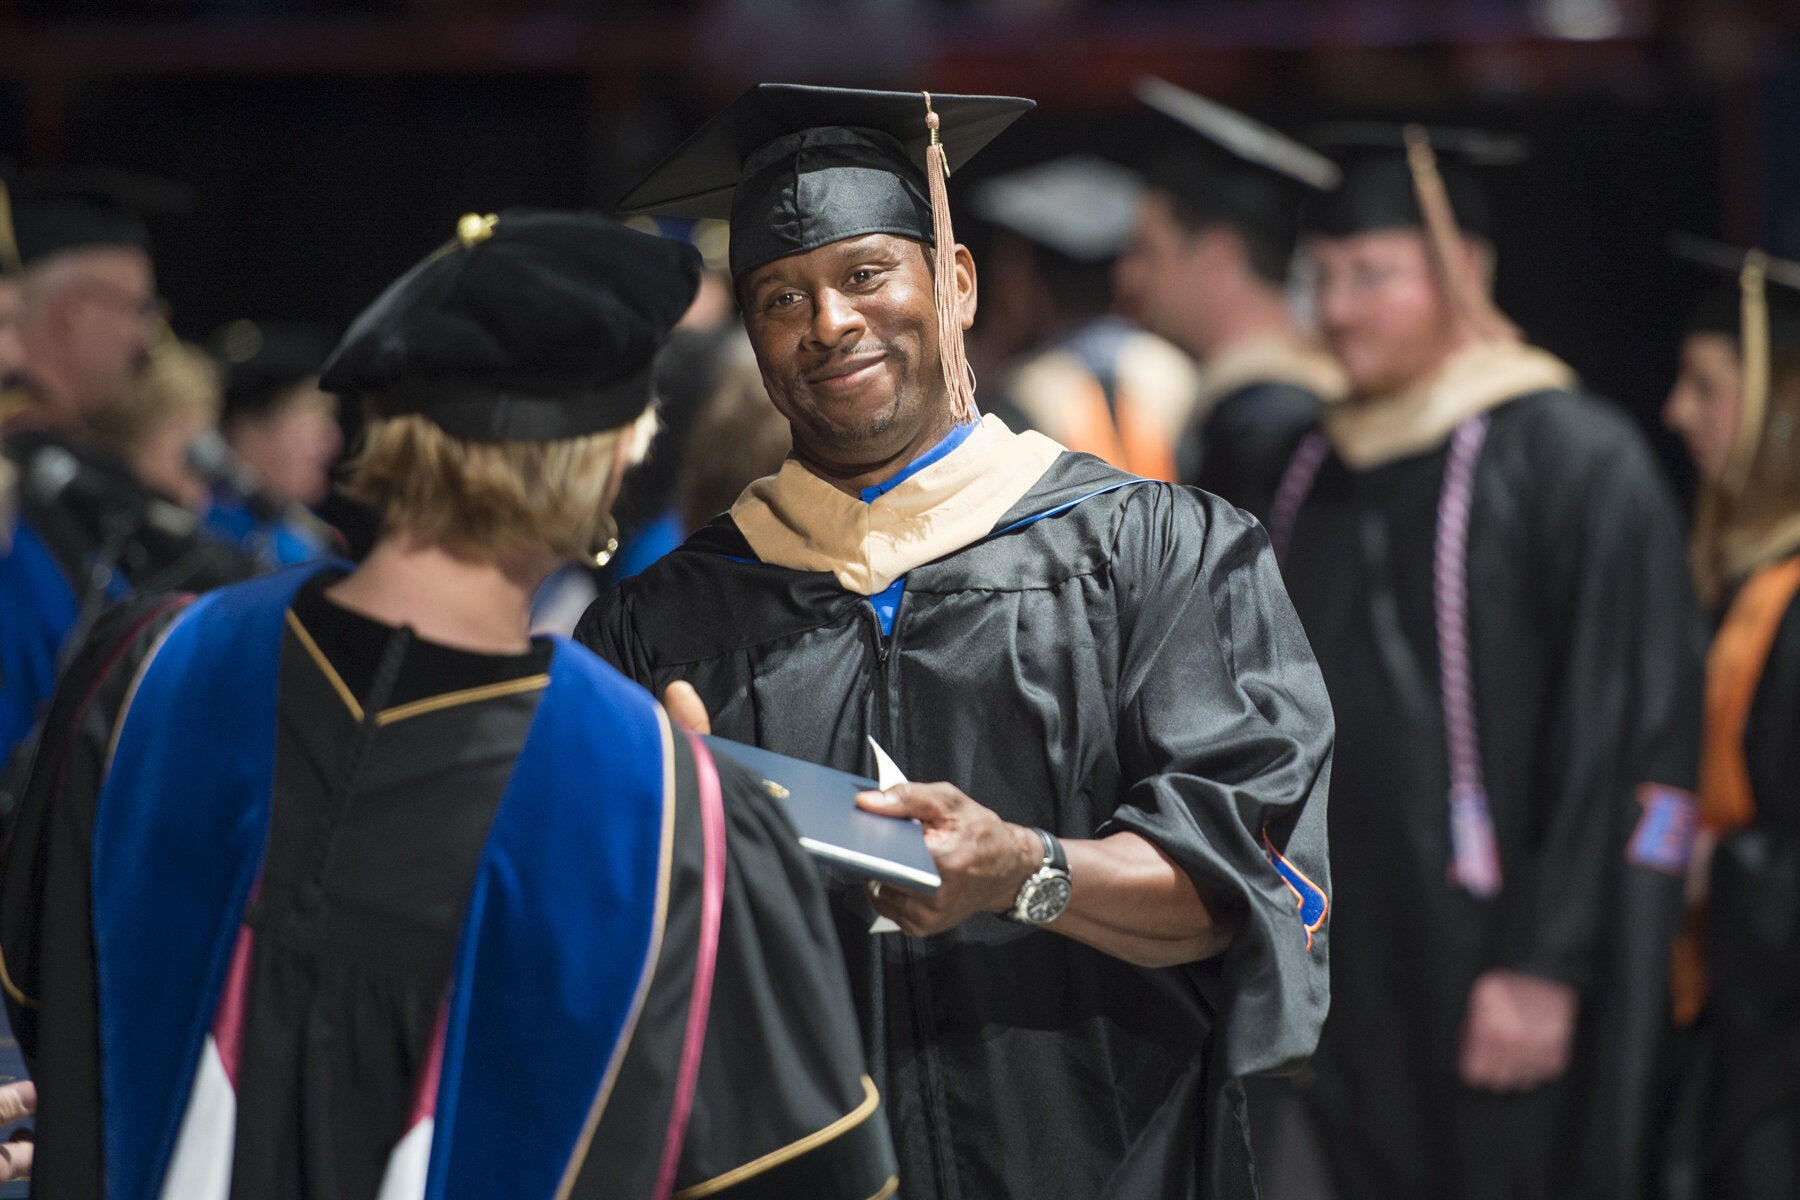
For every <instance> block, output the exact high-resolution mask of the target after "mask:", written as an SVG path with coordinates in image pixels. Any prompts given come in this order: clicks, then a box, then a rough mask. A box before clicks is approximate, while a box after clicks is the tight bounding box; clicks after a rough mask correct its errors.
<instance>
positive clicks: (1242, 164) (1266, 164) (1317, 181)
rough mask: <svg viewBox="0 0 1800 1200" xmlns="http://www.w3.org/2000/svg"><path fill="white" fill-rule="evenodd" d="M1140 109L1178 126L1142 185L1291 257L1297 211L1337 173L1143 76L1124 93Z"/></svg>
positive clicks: (1231, 115)
mask: <svg viewBox="0 0 1800 1200" xmlns="http://www.w3.org/2000/svg"><path fill="white" fill-rule="evenodd" d="M1132 94H1133V95H1135V96H1136V97H1137V98H1138V99H1139V100H1140V101H1142V102H1143V103H1144V104H1145V105H1147V106H1149V107H1150V108H1152V109H1154V110H1155V111H1156V112H1158V113H1161V114H1162V115H1163V116H1165V117H1167V118H1168V119H1169V120H1171V121H1173V122H1174V123H1175V125H1176V126H1177V127H1178V130H1179V132H1178V133H1177V134H1176V136H1174V137H1172V138H1168V139H1164V140H1163V143H1162V145H1161V147H1160V149H1159V150H1158V151H1157V153H1156V154H1155V155H1154V156H1152V157H1151V158H1150V159H1149V160H1148V161H1147V162H1146V163H1145V165H1144V178H1145V181H1146V182H1147V183H1149V184H1151V185H1152V186H1154V187H1157V188H1160V189H1161V190H1163V191H1166V192H1168V193H1169V194H1170V195H1172V196H1174V197H1175V198H1176V199H1177V200H1178V201H1180V202H1181V203H1182V204H1183V205H1184V206H1185V207H1187V208H1188V209H1190V210H1192V211H1193V212H1194V213H1196V214H1198V215H1200V216H1203V217H1207V218H1212V217H1218V218H1222V219H1224V220H1227V221H1229V222H1231V223H1232V224H1235V225H1240V226H1249V227H1250V228H1252V229H1257V230H1261V231H1263V232H1264V233H1266V234H1268V235H1270V236H1272V237H1273V238H1275V239H1277V249H1279V250H1280V252H1281V257H1283V258H1286V257H1287V256H1288V255H1290V254H1292V253H1293V248H1294V242H1295V240H1296V239H1297V238H1298V236H1299V230H1300V207H1301V205H1302V203H1303V202H1304V201H1305V200H1306V198H1307V197H1309V196H1312V195H1315V194H1317V193H1319V192H1322V191H1325V190H1327V189H1329V188H1332V187H1335V186H1336V185H1337V182H1338V167H1337V164H1336V163H1333V162H1332V161H1331V160H1330V159H1329V158H1327V157H1326V156H1324V155H1322V154H1320V153H1318V152H1317V151H1315V150H1312V149H1310V148H1308V147H1307V146H1305V145H1302V144H1301V143H1300V142H1297V141H1295V140H1294V139H1293V138H1290V137H1287V136H1286V135H1284V134H1281V133H1278V132H1276V131H1275V130H1273V129H1270V128H1269V127H1268V126H1266V125H1263V124H1261V123H1260V122H1257V121H1254V120H1252V119H1250V118H1249V117H1247V116H1245V115H1244V114H1243V113H1240V112H1237V111H1236V110H1234V109H1230V108H1227V107H1225V106H1224V105H1223V104H1219V103H1218V102H1216V101H1213V100H1209V99H1207V98H1206V97H1205V96H1201V95H1198V94H1196V93H1194V92H1190V91H1188V90H1187V89H1185V88H1180V87H1176V86H1175V85H1174V84H1172V83H1169V82H1168V81H1166V80H1163V79H1158V78H1156V77H1155V76H1145V77H1144V78H1142V79H1140V80H1138V82H1137V84H1136V85H1135V86H1134V87H1133V88H1132Z"/></svg>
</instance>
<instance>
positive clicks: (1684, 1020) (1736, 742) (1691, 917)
mask: <svg viewBox="0 0 1800 1200" xmlns="http://www.w3.org/2000/svg"><path fill="white" fill-rule="evenodd" d="M1797 592H1800V555H1796V556H1795V557H1793V558H1789V559H1785V560H1783V561H1781V562H1778V563H1775V564H1774V565H1772V566H1767V567H1764V568H1763V569H1762V570H1760V571H1758V572H1757V573H1756V574H1755V575H1752V576H1751V577H1750V581H1749V582H1748V583H1746V584H1745V585H1744V586H1743V589H1742V590H1741V591H1739V592H1738V594H1737V598H1736V599H1735V600H1733V601H1732V602H1731V609H1730V611H1729V612H1727V613H1726V615H1725V623H1724V624H1723V625H1721V626H1720V627H1719V633H1718V636H1717V637H1715V638H1714V639H1713V644H1712V649H1711V650H1709V651H1708V652H1707V655H1706V730H1705V736H1704V740H1703V741H1702V742H1701V747H1700V827H1701V828H1702V829H1703V830H1705V831H1707V832H1708V833H1712V834H1725V833H1730V832H1732V831H1733V830H1736V829H1742V828H1744V827H1745V826H1746V825H1748V824H1750V823H1751V822H1752V821H1754V820H1755V819H1756V797H1755V796H1754V795H1753V794H1752V792H1751V788H1750V763H1749V760H1748V759H1747V758H1746V757H1745V755H1744V728H1745V726H1746V725H1747V724H1748V723H1749V720H1750V706H1751V704H1753V703H1754V702H1755V700H1756V688H1757V685H1758V684H1759V683H1761V682H1762V673H1763V667H1764V666H1765V665H1766V664H1767V663H1768V661H1769V651H1770V650H1771V649H1773V647H1774V645H1775V634H1776V632H1777V631H1778V630H1779V629H1780V628H1781V621H1782V618H1783V617H1784V616H1786V615H1787V610H1788V606H1789V605H1790V604H1792V603H1793V600H1794V596H1795V594H1796V593H1797ZM1670 969H1671V976H1672V977H1671V986H1672V994H1673V997H1674V1002H1675V1021H1676V1023H1677V1024H1678V1025H1684V1026H1685V1025H1691V1024H1693V1022H1694V1020H1695V1019H1696V1018H1697V1017H1699V1015H1700V1011H1701V1010H1702V1009H1703V1008H1704V1007H1705V1006H1706V994H1707V975H1706V906H1705V904H1704V903H1702V904H1700V905H1697V906H1695V907H1693V908H1690V909H1689V910H1688V913H1687V919H1686V920H1685V921H1684V922H1683V926H1682V930H1681V934H1680V936H1679V937H1677V938H1676V940H1675V950H1674V956H1673V958H1672V960H1671V962H1670Z"/></svg>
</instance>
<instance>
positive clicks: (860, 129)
mask: <svg viewBox="0 0 1800 1200" xmlns="http://www.w3.org/2000/svg"><path fill="white" fill-rule="evenodd" d="M1032 107H1034V105H1033V103H1032V102H1031V101H1030V100H1024V99H1020V98H1017V97H1011V96H959V95H939V94H935V93H926V92H880V91H866V90H862V89H855V88H831V87H813V86H808V85H802V84H789V83H763V84H757V85H756V86H755V87H753V88H751V89H750V90H749V91H747V92H745V93H744V94H743V95H742V96H740V97H738V99H737V100H735V101H734V102H733V103H732V104H731V106H730V107H729V108H727V109H726V110H725V111H724V112H722V113H720V114H719V115H718V116H716V117H714V118H713V119H712V120H711V121H708V122H707V123H706V124H705V125H704V126H702V127H701V129H700V130H699V132H697V133H695V134H694V135H693V136H692V137H690V138H688V140H687V141H685V142H683V143H682V144H681V145H680V146H679V147H677V148H676V149H675V151H674V152H673V153H671V154H670V155H669V156H668V157H667V158H666V159H664V160H663V161H662V162H661V163H660V164H659V165H658V166H657V167H656V168H655V169H653V170H652V171H651V172H650V173H649V174H648V175H647V176H645V177H644V179H643V180H642V181H641V182H639V183H638V185H637V186H636V187H634V188H632V189H631V190H630V191H629V192H627V193H626V194H625V195H624V196H622V197H621V198H620V200H619V203H618V206H617V207H618V208H619V210H620V211H622V212H625V213H631V214H644V215H649V216H661V217H693V218H703V217H714V218H720V217H723V218H729V220H730V221H731V255H730V261H731V274H732V276H733V278H741V277H743V275H744V274H745V273H746V272H748V271H753V270H755V269H756V268H757V267H760V266H763V265H765V264H767V263H771V262H774V261H775V260H776V259H779V258H786V257H788V256H789V255H793V254H804V253H806V252H807V251H810V250H816V249H818V248H819V247H820V246H825V245H829V244H830V243H832V242H838V241H842V240H844V239H845V238H851V237H860V236H862V235H864V234H870V233H889V234H895V235H897V236H900V237H907V238H914V239H916V240H918V241H921V242H924V243H926V244H928V245H930V246H932V247H933V248H934V252H935V256H936V257H935V272H936V279H937V281H938V286H939V287H940V288H942V287H945V286H947V282H948V280H950V279H951V278H952V275H953V272H954V269H955V236H954V234H953V233H952V231H951V228H950V207H949V201H948V198H947V194H946V191H945V181H946V179H947V178H948V176H949V175H950V173H951V172H953V171H955V170H956V169H957V168H958V167H960V166H962V164H963V163H965V162H967V161H968V160H969V159H970V158H971V157H973V156H974V154H975V153H976V152H977V151H979V150H980V149H981V148H982V147H983V146H985V145H987V143H988V142H989V141H991V140H993V138H994V137H995V136H996V135H997V134H999V133H1000V132H1001V131H1002V130H1004V129H1005V128H1006V127H1007V126H1008V125H1010V124H1012V123H1013V122H1014V121H1015V120H1017V119H1018V118H1019V117H1020V116H1021V115H1022V114H1024V113H1025V112H1026V111H1027V110H1029V109H1031V108H1032ZM937 307H938V334H939V346H940V353H941V357H942V359H943V362H944V377H945V382H946V385H947V386H948V388H949V390H950V395H951V398H952V406H953V408H954V410H955V412H956V415H957V418H958V419H959V420H974V419H975V415H976V412H975V401H974V385H973V382H972V381H971V379H970V375H969V370H968V364H967V360H966V359H965V357H964V354H963V348H962V347H963V341H962V328H961V326H960V325H959V324H958V322H957V321H956V318H955V314H954V312H952V311H951V310H950V308H949V306H948V305H947V304H945V303H944V302H943V295H942V293H941V292H940V294H939V303H938V306H937Z"/></svg>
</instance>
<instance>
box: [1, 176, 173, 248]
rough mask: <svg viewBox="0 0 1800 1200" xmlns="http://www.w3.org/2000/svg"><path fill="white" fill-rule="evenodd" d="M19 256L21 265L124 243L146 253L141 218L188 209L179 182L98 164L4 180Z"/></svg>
mask: <svg viewBox="0 0 1800 1200" xmlns="http://www.w3.org/2000/svg"><path fill="white" fill-rule="evenodd" d="M6 185H7V191H8V193H9V197H10V201H11V207H12V222H13V229H14V233H15V236H16V238H17V241H18V256H19V258H20V259H21V260H22V262H23V264H24V265H25V266H26V267H30V266H31V265H33V264H34V263H38V262H41V261H43V260H44V259H46V258H48V257H50V256H51V255H53V254H58V253H61V252H63V251H65V250H80V249H86V248H88V247H104V246H129V247H135V248H136V249H139V250H142V251H144V252H145V253H148V252H149V250H150V230H149V226H148V225H147V224H146V223H145V218H146V217H159V216H170V215H177V214H180V213H185V212H187V211H189V210H191V209H192V208H193V203H194V198H193V193H192V191H191V190H190V189H189V188H188V187H186V186H185V185H184V184H179V183H173V182H170V181H168V180H163V179H153V178H150V177H149V176H143V175H135V174H131V173H128V172H125V171H115V170H111V169H108V168H103V167H91V168H71V169H69V170H65V171H59V172H56V173H54V174H23V175H20V176H18V177H17V178H13V179H8V180H7V181H6Z"/></svg>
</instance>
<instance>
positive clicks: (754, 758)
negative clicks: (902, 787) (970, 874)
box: [703, 734, 943, 892]
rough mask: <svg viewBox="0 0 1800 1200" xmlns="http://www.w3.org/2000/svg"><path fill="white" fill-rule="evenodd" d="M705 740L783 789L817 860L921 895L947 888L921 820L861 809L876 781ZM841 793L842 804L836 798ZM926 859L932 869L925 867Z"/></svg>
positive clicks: (802, 836)
mask: <svg viewBox="0 0 1800 1200" xmlns="http://www.w3.org/2000/svg"><path fill="white" fill-rule="evenodd" d="M703 740H704V741H705V742H706V744H707V746H708V747H709V748H711V749H712V750H713V751H714V752H715V753H716V754H718V755H719V756H721V757H723V758H727V759H730V760H731V761H732V762H735V763H736V764H737V765H738V766H740V767H743V768H744V769H745V770H746V771H749V772H750V773H751V774H752V775H755V776H756V777H757V778H759V779H761V780H762V781H763V783H764V785H765V786H767V785H770V784H773V785H774V787H775V788H778V789H780V790H779V791H774V792H772V794H774V795H775V797H776V798H777V799H778V800H780V801H781V806H782V809H783V810H784V811H785V812H786V813H787V815H788V819H789V820H790V821H792V822H793V823H794V827H795V829H796V830H798V831H799V832H800V845H801V847H802V848H803V849H804V850H806V851H807V852H808V853H809V854H811V855H813V856H814V857H815V858H821V859H824V860H826V861H828V862H832V863H836V864H838V865H840V866H843V867H846V868H848V869H850V870H852V871H855V872H856V873H858V874H861V875H867V876H870V877H871V878H874V879H878V880H880V881H881V882H883V883H892V884H895V885H897V886H899V887H907V888H912V889H914V890H917V891H924V892H935V891H936V890H937V889H938V888H939V887H940V886H942V884H943V880H942V878H941V877H940V876H939V875H938V873H937V872H936V871H934V870H931V869H930V867H929V864H930V863H931V852H930V851H928V850H927V849H926V848H925V835H924V832H923V831H922V830H920V829H919V826H918V823H917V822H915V821H911V820H908V819H906V818H904V817H884V816H882V815H881V814H879V813H872V812H867V811H865V810H863V809H860V808H857V807H856V793H858V792H863V791H875V790H877V785H876V783H875V781H874V780H873V779H869V778H866V777H864V776H861V775H853V774H851V773H850V772H848V771H839V770H837V769H836V768H834V767H824V766H820V765H819V764H817V763H812V762H807V761H806V760H805V759H801V758H791V757H789V756H788V755H785V754H777V753H775V752H774V751H773V750H764V749H763V748H762V747H760V746H749V745H745V744H744V743H742V742H734V741H731V740H730V739H728V738H722V737H717V736H714V735H712V734H707V735H705V737H704V739H703ZM840 789H841V791H840ZM840 794H841V795H842V797H843V798H842V801H841V802H840V801H838V800H837V798H836V797H837V795H840ZM809 818H810V819H809ZM896 825H903V826H905V827H906V828H905V829H898V828H895V826H896ZM821 826H825V827H826V828H821ZM819 835H824V836H819ZM846 843H848V844H846ZM908 851H912V853H907V852H908ZM900 854H904V855H905V857H904V858H902V857H898V856H897V855H900ZM909 859H910V860H914V861H908V860H909ZM920 861H922V862H923V863H925V864H928V865H926V866H921V865H919V863H920Z"/></svg>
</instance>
